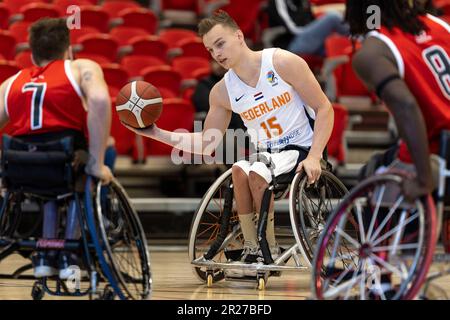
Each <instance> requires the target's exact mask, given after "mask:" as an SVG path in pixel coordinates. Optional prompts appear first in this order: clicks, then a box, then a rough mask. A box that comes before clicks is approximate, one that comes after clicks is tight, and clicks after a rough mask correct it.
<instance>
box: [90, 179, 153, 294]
mask: <svg viewBox="0 0 450 320" xmlns="http://www.w3.org/2000/svg"><path fill="white" fill-rule="evenodd" d="M109 187H110V189H108V190H110V192H109V194H108V196H110V199H109V200H110V202H112V206H116V209H118V210H117V211H116V212H115V216H114V213H112V212H109V215H108V210H105V208H102V203H101V202H102V200H101V194H102V185H101V183H100V182H99V183H97V186H96V195H95V198H96V213H97V221H98V223H99V227H100V235H101V237H102V241H103V247H104V253H106V256H107V260H108V262H109V264H110V265H111V267H112V269H113V271H114V274H115V276H116V279H117V280H118V283H119V286H120V288H121V289H122V292H123V293H124V294H125V295H126V298H129V299H147V298H149V296H150V292H151V283H152V279H151V269H150V255H149V249H148V244H147V239H146V236H145V232H144V230H143V227H142V224H141V222H140V219H139V217H138V215H137V213H136V211H135V210H134V208H133V207H132V206H131V202H130V200H129V198H128V195H127V194H126V192H125V190H124V189H123V187H122V186H121V185H120V184H119V183H118V182H117V180H116V179H113V181H112V182H111V184H110V186H109ZM111 191H112V192H111ZM114 196H115V197H116V198H113V197H114ZM119 206H120V207H122V209H120V208H118V207H119ZM109 209H110V210H111V211H112V209H111V208H109ZM119 215H120V216H119ZM132 263H134V264H135V265H134V266H133V265H132Z"/></svg>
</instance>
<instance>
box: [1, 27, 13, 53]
mask: <svg viewBox="0 0 450 320" xmlns="http://www.w3.org/2000/svg"><path fill="white" fill-rule="evenodd" d="M15 46H16V39H14V37H13V35H12V34H11V32H9V31H6V30H0V54H1V55H2V56H4V57H5V58H6V59H8V60H12V59H13V58H14V51H15Z"/></svg>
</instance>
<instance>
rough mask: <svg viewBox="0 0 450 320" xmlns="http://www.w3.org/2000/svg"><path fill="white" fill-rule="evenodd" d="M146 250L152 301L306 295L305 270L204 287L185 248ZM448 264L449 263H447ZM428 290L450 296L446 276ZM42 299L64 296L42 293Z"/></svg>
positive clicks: (13, 295)
mask: <svg viewBox="0 0 450 320" xmlns="http://www.w3.org/2000/svg"><path fill="white" fill-rule="evenodd" d="M168 249H170V248H169V247H168ZM150 252H151V265H152V275H153V290H152V296H151V299H152V300H165V299H171V300H172V299H175V300H206V299H214V300H229V299H234V300H247V299H251V300H279V299H281V300H303V299H308V298H309V297H310V292H311V291H310V272H309V271H304V272H288V273H284V274H283V275H282V276H281V277H271V278H269V281H268V283H267V285H266V289H265V290H264V291H258V290H257V289H256V282H255V283H253V282H230V281H220V282H217V283H214V284H213V286H212V287H211V288H207V287H206V285H205V284H203V283H201V282H200V281H199V280H198V279H197V277H196V276H195V275H194V273H193V271H192V268H191V265H190V263H189V259H188V256H187V251H186V250H181V251H180V250H176V251H174V250H163V249H161V248H158V249H154V248H153V249H152V248H151V249H150ZM27 262H28V261H27V260H24V259H23V258H22V257H20V256H18V255H12V256H10V257H8V258H7V259H6V260H4V261H2V263H1V264H0V273H2V274H10V273H11V271H12V270H15V269H16V268H18V267H20V266H22V265H24V264H26V263H27ZM440 266H442V265H433V267H432V270H437V269H438V268H439V267H440ZM448 267H450V266H448V265H447V268H448ZM32 284H33V281H32V280H13V279H0V300H11V299H12V300H29V299H31V294H30V293H31V286H32ZM430 292H431V295H432V297H433V298H435V299H450V276H446V277H443V278H440V279H438V280H435V281H434V282H433V285H432V290H431V291H430ZM430 298H431V297H430ZM44 299H51V300H61V299H67V298H61V297H52V296H48V295H46V296H45V297H44ZM81 299H86V298H81Z"/></svg>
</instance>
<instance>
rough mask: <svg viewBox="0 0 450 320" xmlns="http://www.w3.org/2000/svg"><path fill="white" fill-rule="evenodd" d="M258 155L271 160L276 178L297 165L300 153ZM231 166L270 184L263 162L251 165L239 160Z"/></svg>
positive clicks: (288, 151) (294, 151) (270, 176)
mask: <svg viewBox="0 0 450 320" xmlns="http://www.w3.org/2000/svg"><path fill="white" fill-rule="evenodd" d="M260 154H261V155H264V156H265V157H267V159H272V162H273V163H274V164H275V168H274V170H273V173H274V175H275V177H278V176H279V175H281V174H283V173H288V172H290V171H291V170H292V169H294V167H295V166H296V165H297V163H298V162H297V161H298V157H299V156H300V152H299V151H297V150H286V151H281V152H279V153H268V152H261V153H260ZM233 166H238V167H239V168H241V169H242V170H243V171H244V172H245V173H246V174H247V176H248V175H249V174H250V172H251V171H253V172H255V173H256V174H258V175H260V176H261V177H263V178H264V180H266V181H267V183H271V182H272V174H271V172H270V169H269V168H268V167H267V166H266V164H265V163H263V162H254V163H253V164H250V162H249V161H247V160H240V161H238V162H236V163H235V164H234V165H233Z"/></svg>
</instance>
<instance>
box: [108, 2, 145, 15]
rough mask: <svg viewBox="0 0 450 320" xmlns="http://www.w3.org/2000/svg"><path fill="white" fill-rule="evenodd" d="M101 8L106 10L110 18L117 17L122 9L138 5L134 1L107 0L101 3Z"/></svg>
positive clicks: (137, 6) (133, 7)
mask: <svg viewBox="0 0 450 320" xmlns="http://www.w3.org/2000/svg"><path fill="white" fill-rule="evenodd" d="M102 8H103V10H105V11H106V12H108V14H109V16H110V17H111V18H117V17H119V13H120V12H121V11H122V10H124V9H136V8H140V6H139V4H137V3H136V2H134V1H107V2H104V3H103V4H102Z"/></svg>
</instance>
